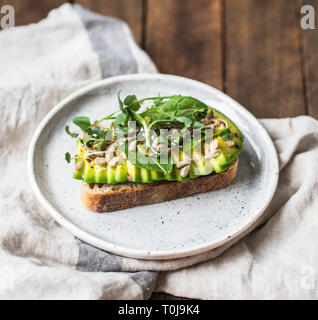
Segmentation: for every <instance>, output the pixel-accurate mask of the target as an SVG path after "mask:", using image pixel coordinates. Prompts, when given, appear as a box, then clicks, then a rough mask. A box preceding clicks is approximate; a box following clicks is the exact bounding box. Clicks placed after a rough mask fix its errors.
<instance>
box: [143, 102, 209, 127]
mask: <svg viewBox="0 0 318 320" xmlns="http://www.w3.org/2000/svg"><path fill="white" fill-rule="evenodd" d="M207 110H208V106H207V105H206V104H204V103H203V102H201V101H199V100H197V99H195V98H193V97H185V96H172V97H171V98H170V99H169V100H168V101H166V102H164V103H162V104H160V105H158V106H157V105H155V106H152V107H151V108H149V109H148V110H146V111H145V112H143V113H141V116H143V117H145V116H148V117H150V118H151V120H152V121H156V120H167V121H168V120H170V122H181V123H185V125H186V126H187V127H189V126H190V125H191V124H192V122H193V121H198V120H200V119H203V118H204V117H205V115H206V113H207Z"/></svg>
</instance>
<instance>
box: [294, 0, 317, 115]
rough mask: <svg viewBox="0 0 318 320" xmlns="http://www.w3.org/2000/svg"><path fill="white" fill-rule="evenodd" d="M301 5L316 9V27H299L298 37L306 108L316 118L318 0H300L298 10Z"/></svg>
mask: <svg viewBox="0 0 318 320" xmlns="http://www.w3.org/2000/svg"><path fill="white" fill-rule="evenodd" d="M303 5H312V6H313V7H314V9H315V10H316V17H315V18H316V29H313V30H309V29H307V30H303V29H301V28H300V37H301V49H302V58H303V68H304V89H305V91H306V101H307V110H308V114H309V115H311V116H313V117H315V118H317V119H318V74H317V68H318V15H317V14H318V0H300V1H299V6H298V9H299V12H300V8H301V7H302V6H303ZM300 19H301V17H299V20H300Z"/></svg>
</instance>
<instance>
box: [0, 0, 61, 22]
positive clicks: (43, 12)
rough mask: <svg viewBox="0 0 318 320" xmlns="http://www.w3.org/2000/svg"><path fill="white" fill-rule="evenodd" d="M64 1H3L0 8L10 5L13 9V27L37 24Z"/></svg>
mask: <svg viewBox="0 0 318 320" xmlns="http://www.w3.org/2000/svg"><path fill="white" fill-rule="evenodd" d="M64 2H65V0H42V1H38V0H3V1H1V2H0V6H3V5H7V4H9V5H12V6H13V7H14V9H15V25H17V26H19V25H25V24H29V23H34V22H37V21H39V20H41V19H43V18H45V17H46V16H47V14H48V13H49V11H50V10H52V9H54V8H57V7H59V6H60V5H62V4H63V3H64Z"/></svg>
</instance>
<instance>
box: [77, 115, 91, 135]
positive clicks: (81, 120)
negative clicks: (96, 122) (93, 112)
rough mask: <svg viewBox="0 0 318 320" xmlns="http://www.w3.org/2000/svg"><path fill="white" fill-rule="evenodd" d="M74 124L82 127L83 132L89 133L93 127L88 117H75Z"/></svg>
mask: <svg viewBox="0 0 318 320" xmlns="http://www.w3.org/2000/svg"><path fill="white" fill-rule="evenodd" d="M73 123H74V124H76V125H77V126H78V127H80V128H81V129H82V130H83V131H85V132H86V131H87V130H88V129H89V127H90V126H91V121H90V119H89V118H88V117H75V118H74V119H73Z"/></svg>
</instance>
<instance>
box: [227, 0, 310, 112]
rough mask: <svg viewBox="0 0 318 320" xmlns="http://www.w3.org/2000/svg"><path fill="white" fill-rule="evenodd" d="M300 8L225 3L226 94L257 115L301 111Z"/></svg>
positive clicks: (257, 0) (236, 0) (276, 0)
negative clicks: (298, 12) (298, 13)
mask: <svg viewBox="0 0 318 320" xmlns="http://www.w3.org/2000/svg"><path fill="white" fill-rule="evenodd" d="M297 11H298V8H297V6H296V3H295V1H294V0H293V1H291V0H290V1H286V0H267V1H263V0H225V81H226V82H225V90H226V92H227V93H228V94H229V95H230V96H232V97H233V98H235V99H237V100H238V101H239V102H240V103H242V104H243V105H244V106H245V107H247V108H248V109H250V110H251V111H252V112H253V113H254V114H255V115H256V116H257V117H288V116H297V115H300V114H304V113H305V102H304V101H305V98H304V94H303V83H302V72H301V59H300V47H299V46H300V43H299V21H298V15H297Z"/></svg>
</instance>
